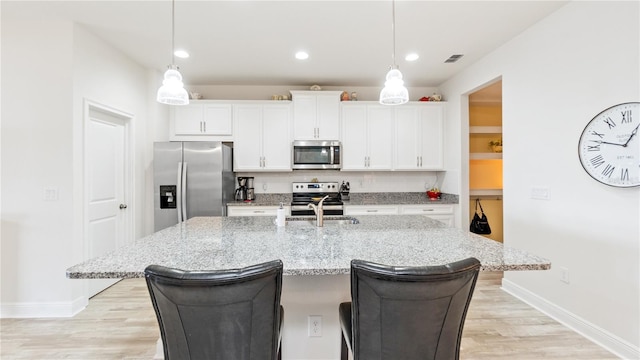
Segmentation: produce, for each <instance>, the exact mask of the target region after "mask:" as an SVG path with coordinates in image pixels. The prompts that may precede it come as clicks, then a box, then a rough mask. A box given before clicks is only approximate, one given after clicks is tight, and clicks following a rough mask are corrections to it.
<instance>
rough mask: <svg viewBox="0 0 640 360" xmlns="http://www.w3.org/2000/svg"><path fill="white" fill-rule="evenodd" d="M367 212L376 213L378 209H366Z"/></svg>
mask: <svg viewBox="0 0 640 360" xmlns="http://www.w3.org/2000/svg"><path fill="white" fill-rule="evenodd" d="M367 212H378V209H367Z"/></svg>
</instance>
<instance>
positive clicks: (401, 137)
mask: <svg viewBox="0 0 640 360" xmlns="http://www.w3.org/2000/svg"><path fill="white" fill-rule="evenodd" d="M444 106H445V104H444V103H439V102H425V103H409V104H405V105H400V106H396V107H394V110H395V124H396V127H395V130H396V131H395V150H396V153H395V155H396V158H395V167H394V168H395V170H424V171H428V170H442V169H443V167H444V140H443V138H444Z"/></svg>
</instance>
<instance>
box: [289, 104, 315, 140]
mask: <svg viewBox="0 0 640 360" xmlns="http://www.w3.org/2000/svg"><path fill="white" fill-rule="evenodd" d="M316 112H317V111H316V96H313V95H294V98H293V122H294V123H293V137H294V139H295V140H314V139H316V131H317V130H316Z"/></svg>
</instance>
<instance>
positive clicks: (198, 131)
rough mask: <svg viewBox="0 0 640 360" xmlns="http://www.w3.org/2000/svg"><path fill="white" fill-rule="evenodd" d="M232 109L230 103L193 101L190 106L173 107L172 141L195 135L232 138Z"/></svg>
mask: <svg viewBox="0 0 640 360" xmlns="http://www.w3.org/2000/svg"><path fill="white" fill-rule="evenodd" d="M232 108H233V107H232V105H231V104H229V103H219V102H217V101H207V100H202V101H191V103H190V104H189V105H184V106H172V107H171V115H172V116H171V128H172V135H173V136H172V140H179V138H180V137H181V136H193V135H204V136H209V137H211V138H220V139H225V138H231V136H232V135H233V111H232ZM202 140H209V139H202Z"/></svg>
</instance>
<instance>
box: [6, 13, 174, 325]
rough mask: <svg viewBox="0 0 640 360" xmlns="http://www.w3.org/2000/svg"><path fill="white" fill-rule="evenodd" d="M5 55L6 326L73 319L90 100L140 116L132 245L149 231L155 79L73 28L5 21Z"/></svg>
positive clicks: (78, 298) (78, 296)
mask: <svg viewBox="0 0 640 360" xmlns="http://www.w3.org/2000/svg"><path fill="white" fill-rule="evenodd" d="M3 20H4V19H3ZM2 47H3V48H2V50H3V51H2V73H3V77H2V89H3V90H5V91H3V92H2V104H3V107H2V120H3V122H2V145H1V146H2V175H3V178H2V180H3V181H2V194H3V195H4V196H3V197H2V205H1V206H2V239H1V241H2V243H1V244H2V255H1V256H2V275H1V277H2V278H1V281H2V294H1V295H0V296H1V297H0V299H1V308H0V316H2V317H9V316H11V317H21V316H68V315H71V314H72V313H73V312H74V311H77V310H78V308H79V307H81V306H82V305H83V303H84V302H86V299H84V298H83V297H82V292H83V290H82V283H83V281H80V280H69V279H66V277H65V270H66V269H67V268H68V267H70V266H72V265H74V264H76V263H78V262H81V261H83V260H85V259H84V250H83V249H84V247H83V245H84V240H83V230H82V226H83V224H82V214H83V210H82V206H83V194H84V189H83V178H82V174H83V173H84V169H83V167H82V164H83V156H82V154H83V151H84V149H83V131H84V130H83V121H84V118H83V116H84V115H83V109H84V100H85V99H89V100H91V101H94V102H97V103H100V104H103V105H107V106H109V107H112V108H115V109H118V110H120V111H123V112H127V113H130V114H133V115H134V119H133V120H132V121H133V126H132V128H133V137H134V140H133V142H134V151H133V154H134V167H135V169H136V170H135V174H134V188H135V194H136V196H135V198H134V199H130V202H129V204H130V207H129V208H130V209H132V210H133V211H134V212H135V215H134V217H135V221H134V222H135V224H138V225H139V226H138V227H136V228H135V230H134V231H135V237H139V236H142V235H143V234H146V233H148V232H149V231H150V229H151V226H152V225H151V224H147V223H146V221H147V219H148V215H147V213H148V212H151V209H152V207H153V205H152V200H151V198H152V195H151V188H150V187H149V188H148V189H147V188H146V183H148V179H147V178H146V176H147V174H146V173H145V171H144V170H143V169H147V168H149V167H150V165H149V164H150V161H151V157H152V155H151V153H150V149H151V145H150V144H151V142H152V141H153V139H154V136H155V133H154V132H153V130H154V129H155V127H154V126H150V125H149V123H148V116H147V108H148V106H149V105H148V103H149V101H148V97H150V96H151V95H149V90H148V89H149V86H150V85H149V83H150V78H151V76H150V75H149V73H148V71H147V70H145V69H144V68H142V67H141V66H139V65H137V64H135V63H133V62H132V61H131V60H129V59H128V58H126V57H125V56H123V55H122V54H121V53H119V52H117V51H115V50H114V49H113V48H111V47H110V46H109V45H107V44H106V43H104V42H103V41H101V40H100V39H98V38H96V37H95V36H93V35H91V34H90V33H88V32H87V31H85V30H84V29H83V28H82V27H79V26H76V25H73V24H72V23H70V22H14V21H3V22H2ZM158 78H160V76H159V75H158ZM7 89H11V91H7ZM152 109H153V108H152ZM165 123H166V118H165ZM150 130H151V131H150ZM45 188H53V189H56V190H57V191H58V196H59V198H58V200H57V201H44V198H43V196H44V189H45Z"/></svg>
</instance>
